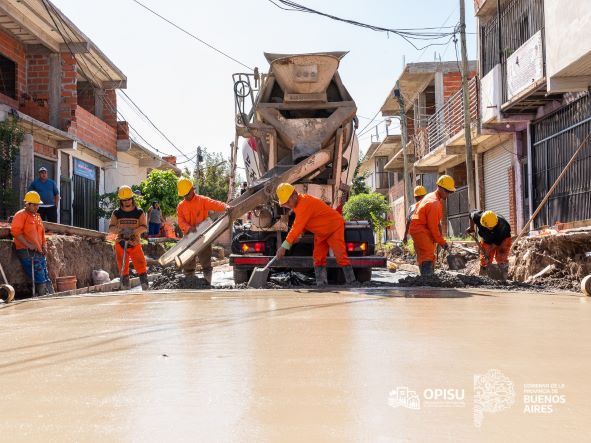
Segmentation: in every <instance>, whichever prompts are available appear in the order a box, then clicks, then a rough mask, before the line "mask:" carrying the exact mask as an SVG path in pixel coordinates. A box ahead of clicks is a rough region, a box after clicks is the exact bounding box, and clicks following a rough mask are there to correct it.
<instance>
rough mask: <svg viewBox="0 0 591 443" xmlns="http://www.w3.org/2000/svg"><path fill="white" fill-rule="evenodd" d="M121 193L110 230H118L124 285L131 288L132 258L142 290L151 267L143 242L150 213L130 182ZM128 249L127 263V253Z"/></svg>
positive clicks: (118, 250) (119, 267) (118, 255)
mask: <svg viewBox="0 0 591 443" xmlns="http://www.w3.org/2000/svg"><path fill="white" fill-rule="evenodd" d="M117 197H119V209H116V210H115V211H113V215H111V221H110V222H109V232H111V233H113V234H117V239H116V241H115V256H116V257H117V269H119V270H121V268H122V266H124V267H123V272H122V275H121V276H120V278H121V288H122V289H129V288H130V286H131V284H130V283H131V282H130V279H129V259H130V258H131V262H132V263H133V267H134V269H135V272H137V274H138V277H139V278H140V283H141V285H142V290H144V291H146V290H147V289H148V288H149V283H148V267H147V265H146V256H145V255H144V251H143V249H142V245H141V235H142V234H143V233H144V232H146V231H147V230H148V222H147V219H146V214H145V213H144V211H143V210H142V209H141V208H138V207H137V206H136V205H135V194H134V193H133V191H132V190H131V188H130V187H129V186H121V187H120V188H119V190H118V191H117ZM124 251H125V264H124V265H123V255H124Z"/></svg>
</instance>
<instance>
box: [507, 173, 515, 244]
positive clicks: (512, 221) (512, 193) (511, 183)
mask: <svg viewBox="0 0 591 443" xmlns="http://www.w3.org/2000/svg"><path fill="white" fill-rule="evenodd" d="M507 175H508V178H509V224H510V225H511V232H513V233H515V232H517V201H516V199H515V170H514V169H513V166H511V167H510V168H509V169H507Z"/></svg>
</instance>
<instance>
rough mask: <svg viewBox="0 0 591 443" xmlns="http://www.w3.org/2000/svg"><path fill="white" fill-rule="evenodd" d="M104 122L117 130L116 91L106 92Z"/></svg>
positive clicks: (109, 90) (108, 90) (107, 90)
mask: <svg viewBox="0 0 591 443" xmlns="http://www.w3.org/2000/svg"><path fill="white" fill-rule="evenodd" d="M103 120H104V122H105V123H106V124H108V125H109V126H111V127H112V128H117V93H116V92H115V90H114V89H106V90H105V98H104V102H103Z"/></svg>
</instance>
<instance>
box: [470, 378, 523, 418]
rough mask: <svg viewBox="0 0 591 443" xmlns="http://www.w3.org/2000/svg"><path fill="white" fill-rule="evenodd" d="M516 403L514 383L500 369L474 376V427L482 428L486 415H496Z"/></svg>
mask: <svg viewBox="0 0 591 443" xmlns="http://www.w3.org/2000/svg"><path fill="white" fill-rule="evenodd" d="M514 403H515V388H514V386H513V382H512V381H511V380H510V379H509V378H508V377H506V376H505V374H503V373H502V372H501V371H499V370H498V369H490V370H489V371H488V372H487V373H486V374H475V375H474V426H476V427H477V428H479V427H481V426H482V420H483V419H484V413H485V412H490V413H496V412H500V411H502V410H504V409H508V408H510V407H511V406H513V404H514Z"/></svg>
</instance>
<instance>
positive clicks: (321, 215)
mask: <svg viewBox="0 0 591 443" xmlns="http://www.w3.org/2000/svg"><path fill="white" fill-rule="evenodd" d="M276 193H277V198H278V200H279V204H280V205H281V206H283V207H285V208H289V209H291V210H293V212H295V221H294V223H293V226H292V227H291V230H290V231H289V232H288V234H287V238H286V239H285V241H284V242H283V244H282V245H281V247H280V248H279V249H278V250H277V254H276V256H277V258H282V257H284V256H285V253H286V252H287V251H288V250H289V249H290V248H291V247H292V246H293V244H294V243H295V242H296V241H298V239H299V238H300V236H301V235H302V234H303V233H304V231H309V232H311V233H312V234H314V254H313V255H314V274H315V276H316V285H317V286H320V287H322V286H326V285H327V284H328V277H327V274H326V256H327V255H328V250H329V248H330V249H332V251H333V252H334V255H335V258H336V260H337V263H338V264H339V266H340V267H341V268H342V269H343V274H344V275H345V281H346V282H347V284H352V283H354V282H355V281H356V279H355V272H353V268H352V267H351V262H350V261H349V257H348V256H347V249H346V248H345V220H344V219H343V216H342V215H341V214H339V213H338V212H337V211H335V210H334V209H333V208H331V207H330V206H328V205H327V204H326V203H324V202H323V201H322V200H320V199H319V198H317V197H314V196H312V195H306V194H298V193H297V191H296V190H295V188H294V187H293V185H291V184H289V183H281V184H280V185H279V186H278V187H277V191H276Z"/></svg>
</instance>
